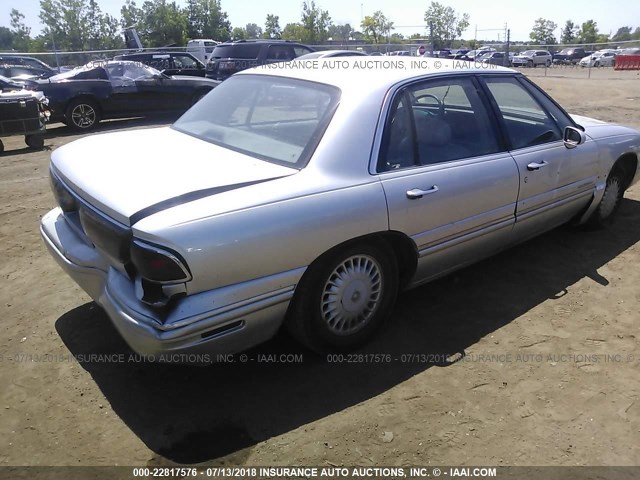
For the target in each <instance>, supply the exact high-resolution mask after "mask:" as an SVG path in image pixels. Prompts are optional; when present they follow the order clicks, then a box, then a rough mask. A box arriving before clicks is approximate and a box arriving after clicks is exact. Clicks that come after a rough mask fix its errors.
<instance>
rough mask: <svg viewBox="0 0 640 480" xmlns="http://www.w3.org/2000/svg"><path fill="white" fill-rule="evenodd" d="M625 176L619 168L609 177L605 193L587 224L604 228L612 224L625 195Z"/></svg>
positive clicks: (591, 226)
mask: <svg viewBox="0 0 640 480" xmlns="http://www.w3.org/2000/svg"><path fill="white" fill-rule="evenodd" d="M624 189H625V177H624V172H623V171H622V170H621V169H620V168H617V169H615V170H613V171H612V172H611V173H610V174H609V176H608V177H607V184H606V186H605V188H604V194H603V195H602V199H600V203H599V204H598V207H597V208H596V210H595V211H594V212H593V214H592V215H591V217H589V220H587V222H586V226H587V227H590V228H604V227H608V226H610V225H611V224H612V223H613V221H614V219H615V215H616V213H617V212H618V209H619V208H620V203H621V202H622V197H623V196H624Z"/></svg>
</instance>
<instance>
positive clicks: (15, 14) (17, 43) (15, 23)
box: [9, 8, 31, 52]
mask: <svg viewBox="0 0 640 480" xmlns="http://www.w3.org/2000/svg"><path fill="white" fill-rule="evenodd" d="M9 16H10V18H11V33H12V35H13V39H12V42H11V43H12V47H13V48H14V49H15V50H18V51H20V52H28V51H29V46H30V44H31V36H30V35H31V29H30V28H29V27H27V26H26V25H25V23H24V15H23V14H22V13H20V12H19V11H18V10H16V9H15V8H12V9H11V13H10V14H9Z"/></svg>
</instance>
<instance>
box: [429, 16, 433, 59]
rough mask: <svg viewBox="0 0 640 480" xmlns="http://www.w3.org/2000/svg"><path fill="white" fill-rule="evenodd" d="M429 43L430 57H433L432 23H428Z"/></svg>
mask: <svg viewBox="0 0 640 480" xmlns="http://www.w3.org/2000/svg"><path fill="white" fill-rule="evenodd" d="M429 43H430V44H431V56H432V57H433V22H429Z"/></svg>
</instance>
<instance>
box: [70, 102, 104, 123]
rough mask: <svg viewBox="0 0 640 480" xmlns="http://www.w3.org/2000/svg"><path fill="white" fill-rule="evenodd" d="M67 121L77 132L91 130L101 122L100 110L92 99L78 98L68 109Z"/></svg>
mask: <svg viewBox="0 0 640 480" xmlns="http://www.w3.org/2000/svg"><path fill="white" fill-rule="evenodd" d="M65 120H66V123H67V125H68V126H70V127H71V128H73V129H75V130H90V129H92V128H94V127H95V126H96V125H97V124H98V123H99V122H100V109H99V107H98V105H97V104H96V102H95V101H93V100H91V99H88V98H77V99H75V100H72V101H71V103H70V104H69V106H68V107H67V110H66V112H65Z"/></svg>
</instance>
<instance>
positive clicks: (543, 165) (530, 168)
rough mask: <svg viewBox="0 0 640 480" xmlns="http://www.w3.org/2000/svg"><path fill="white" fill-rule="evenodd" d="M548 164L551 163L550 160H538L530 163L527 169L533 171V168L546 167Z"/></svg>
mask: <svg viewBox="0 0 640 480" xmlns="http://www.w3.org/2000/svg"><path fill="white" fill-rule="evenodd" d="M547 165H549V162H547V161H545V160H543V161H542V162H540V163H537V162H531V163H530V164H529V165H527V170H529V171H531V170H540V169H541V168H543V167H546V166H547Z"/></svg>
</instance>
